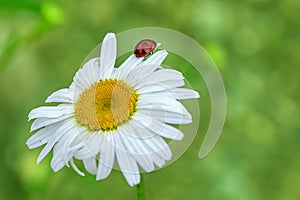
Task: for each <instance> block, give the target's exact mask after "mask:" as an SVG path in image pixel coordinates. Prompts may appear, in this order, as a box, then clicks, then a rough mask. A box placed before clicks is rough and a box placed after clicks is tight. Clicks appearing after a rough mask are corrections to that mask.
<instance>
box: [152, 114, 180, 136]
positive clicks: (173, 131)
mask: <svg viewBox="0 0 300 200" xmlns="http://www.w3.org/2000/svg"><path fill="white" fill-rule="evenodd" d="M148 128H149V129H150V130H151V131H153V132H155V133H157V134H159V135H160V136H163V137H165V138H169V139H172V140H182V138H183V137H184V135H183V133H182V132H181V131H180V130H178V129H177V128H174V127H173V126H169V125H166V124H164V123H162V122H160V121H158V120H155V119H152V123H151V126H148Z"/></svg>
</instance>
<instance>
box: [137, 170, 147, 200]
mask: <svg viewBox="0 0 300 200" xmlns="http://www.w3.org/2000/svg"><path fill="white" fill-rule="evenodd" d="M136 189H137V196H138V200H145V199H146V198H145V188H144V177H143V173H141V181H140V183H139V184H138V185H137V186H136Z"/></svg>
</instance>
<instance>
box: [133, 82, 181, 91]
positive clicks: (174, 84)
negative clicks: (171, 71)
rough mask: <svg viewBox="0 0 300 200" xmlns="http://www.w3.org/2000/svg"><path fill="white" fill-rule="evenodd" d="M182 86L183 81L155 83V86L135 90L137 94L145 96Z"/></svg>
mask: <svg viewBox="0 0 300 200" xmlns="http://www.w3.org/2000/svg"><path fill="white" fill-rule="evenodd" d="M183 85H184V81H183V80H178V81H168V82H163V83H157V84H155V85H144V86H143V87H141V88H140V89H138V90H137V92H138V94H146V93H152V92H160V91H166V90H170V89H173V88H177V87H181V86H183Z"/></svg>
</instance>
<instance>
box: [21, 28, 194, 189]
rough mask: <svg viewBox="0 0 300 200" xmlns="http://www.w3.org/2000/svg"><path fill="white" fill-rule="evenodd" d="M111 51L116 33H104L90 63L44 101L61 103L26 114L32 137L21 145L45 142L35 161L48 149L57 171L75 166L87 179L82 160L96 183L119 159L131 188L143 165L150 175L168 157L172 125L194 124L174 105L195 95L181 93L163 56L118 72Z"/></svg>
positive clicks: (174, 132)
mask: <svg viewBox="0 0 300 200" xmlns="http://www.w3.org/2000/svg"><path fill="white" fill-rule="evenodd" d="M116 48H117V43H116V36H115V34H113V33H108V34H107V35H106V36H105V38H104V40H103V42H102V45H101V53H100V57H96V58H93V59H90V60H89V61H87V62H86V63H85V64H84V65H83V67H82V68H80V69H79V70H78V72H77V73H76V75H75V77H74V79H73V82H72V84H71V85H70V87H69V88H64V89H60V90H58V91H56V92H54V93H52V94H51V95H50V96H49V97H48V98H47V100H46V103H53V102H55V103H58V105H56V106H42V107H38V108H35V109H33V110H32V111H31V112H30V113H29V116H28V117H29V120H32V119H34V121H33V123H32V125H31V131H35V134H33V135H32V136H31V137H30V138H29V139H28V140H27V142H26V144H27V146H28V147H29V148H30V149H33V148H37V147H39V146H42V145H45V146H44V148H43V150H42V151H41V153H40V154H39V156H38V159H37V162H38V163H39V162H41V161H42V160H43V159H44V158H45V157H46V155H47V154H48V153H49V152H50V151H51V150H53V157H52V159H51V168H52V169H53V170H54V171H55V172H57V171H59V170H60V169H62V168H63V167H64V166H72V168H73V169H74V170H75V171H76V172H77V173H79V174H80V175H84V173H83V172H82V171H80V170H79V169H78V168H77V166H76V165H75V163H74V159H76V160H82V162H83V165H84V167H85V169H86V171H87V172H89V173H91V174H93V175H96V179H97V180H102V179H105V178H106V177H107V176H108V175H109V174H110V172H111V170H112V168H113V165H114V162H115V160H116V162H117V163H118V166H119V168H120V170H121V171H122V173H123V175H124V177H125V179H126V181H127V182H128V184H129V185H131V186H133V185H136V184H138V183H139V182H140V168H142V169H143V170H144V171H146V172H151V171H154V170H155V167H156V166H157V167H162V166H163V165H164V164H165V163H166V161H168V160H170V159H171V156H172V153H171V150H170V148H169V146H168V144H167V142H166V141H165V140H164V138H168V139H172V140H181V139H182V138H183V133H182V132H181V131H180V130H178V129H177V128H174V127H173V126H171V125H170V124H187V123H191V122H192V117H191V115H190V113H189V112H188V111H187V110H186V108H185V107H184V106H183V105H182V104H181V103H180V102H179V100H181V99H191V98H198V97H199V94H198V93H197V92H196V91H194V90H191V89H186V88H180V87H182V86H184V77H183V76H182V74H181V73H180V72H179V71H176V70H173V69H164V68H163V67H161V64H162V62H163V61H164V59H165V58H166V56H167V55H168V53H167V51H165V50H160V51H157V52H155V53H153V54H152V55H151V56H149V57H148V58H147V59H146V60H145V59H144V57H136V56H135V55H134V54H133V55H131V56H129V57H128V58H127V60H125V62H124V63H123V64H121V65H120V66H119V67H116V66H115V61H116V56H117V53H116V52H117V51H116Z"/></svg>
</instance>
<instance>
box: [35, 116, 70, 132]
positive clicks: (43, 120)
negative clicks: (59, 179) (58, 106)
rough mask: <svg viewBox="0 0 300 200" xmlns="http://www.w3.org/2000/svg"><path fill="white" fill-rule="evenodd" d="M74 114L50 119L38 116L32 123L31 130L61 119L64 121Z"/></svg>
mask: <svg viewBox="0 0 300 200" xmlns="http://www.w3.org/2000/svg"><path fill="white" fill-rule="evenodd" d="M72 116H73V114H70V115H63V116H61V117H57V118H53V119H49V118H38V119H36V120H34V121H33V123H32V125H31V129H30V132H32V131H34V130H37V129H39V128H42V127H44V126H48V125H50V124H54V123H57V122H60V121H64V120H66V119H68V118H70V117H72Z"/></svg>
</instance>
